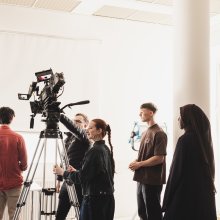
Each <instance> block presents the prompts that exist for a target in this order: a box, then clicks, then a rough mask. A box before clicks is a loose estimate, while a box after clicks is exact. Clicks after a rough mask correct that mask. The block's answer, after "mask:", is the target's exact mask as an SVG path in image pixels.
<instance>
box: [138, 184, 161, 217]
mask: <svg viewBox="0 0 220 220" xmlns="http://www.w3.org/2000/svg"><path fill="white" fill-rule="evenodd" d="M161 191H162V185H145V184H141V183H137V203H138V215H139V217H140V219H141V220H162V211H161V205H160V194H161Z"/></svg>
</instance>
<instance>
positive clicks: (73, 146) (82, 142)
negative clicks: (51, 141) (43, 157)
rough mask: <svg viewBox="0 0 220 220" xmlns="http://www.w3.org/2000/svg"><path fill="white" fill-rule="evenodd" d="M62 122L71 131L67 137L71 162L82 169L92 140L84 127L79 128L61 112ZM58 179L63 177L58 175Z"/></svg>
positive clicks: (67, 147)
mask: <svg viewBox="0 0 220 220" xmlns="http://www.w3.org/2000/svg"><path fill="white" fill-rule="evenodd" d="M60 122H61V123H63V124H64V125H65V126H66V128H67V129H68V130H69V131H70V132H71V133H70V132H68V133H67V135H68V136H67V138H66V139H65V147H66V151H67V157H68V159H69V164H70V165H71V166H73V167H74V168H76V169H80V168H81V166H82V161H83V158H84V156H85V153H86V151H87V150H88V149H89V147H90V141H89V139H88V138H87V135H86V133H85V130H84V129H81V128H78V127H77V126H76V125H75V124H74V123H73V122H72V121H71V120H70V119H69V118H67V117H66V116H65V115H63V114H61V116H60ZM57 179H58V180H60V181H62V177H61V176H58V177H57Z"/></svg>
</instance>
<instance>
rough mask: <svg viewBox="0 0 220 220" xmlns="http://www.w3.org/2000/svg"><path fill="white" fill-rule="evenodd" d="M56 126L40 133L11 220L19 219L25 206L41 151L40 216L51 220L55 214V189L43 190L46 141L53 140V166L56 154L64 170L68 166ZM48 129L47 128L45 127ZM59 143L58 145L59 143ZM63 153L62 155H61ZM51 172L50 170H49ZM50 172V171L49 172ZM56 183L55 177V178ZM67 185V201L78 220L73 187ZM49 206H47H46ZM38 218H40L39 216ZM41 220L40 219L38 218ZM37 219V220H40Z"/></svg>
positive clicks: (60, 134)
mask: <svg viewBox="0 0 220 220" xmlns="http://www.w3.org/2000/svg"><path fill="white" fill-rule="evenodd" d="M55 125H56V126H52V128H50V127H49V128H46V129H45V130H43V131H41V132H40V136H39V140H38V143H37V147H36V150H35V152H34V155H33V159H32V161H31V164H30V168H29V170H28V173H27V177H26V180H25V182H24V185H23V189H22V191H21V194H20V196H19V199H18V202H17V207H16V210H15V213H14V217H13V220H17V219H19V214H20V211H21V208H22V206H24V205H25V204H26V200H27V196H28V193H29V190H30V187H31V184H32V182H33V179H34V176H35V173H36V170H37V167H38V164H39V160H40V158H41V155H42V152H43V150H44V151H45V152H44V164H43V165H44V169H43V187H42V192H41V193H42V196H41V202H40V215H43V216H44V217H45V220H47V217H49V219H52V215H55V214H56V211H55V210H56V188H55V187H54V188H45V177H46V172H45V170H46V167H45V166H46V163H45V162H46V147H47V139H48V138H49V139H54V140H55V145H56V149H55V164H57V152H58V154H59V156H60V161H61V164H62V166H63V168H64V169H67V168H68V166H69V161H68V158H67V153H66V148H65V146H64V141H63V135H62V132H61V131H60V130H59V127H58V126H57V123H55ZM47 127H48V126H47ZM54 127H56V128H54ZM59 142H60V143H59ZM62 152H63V155H62ZM51 170H52V169H51ZM51 172H52V171H51ZM55 181H56V177H55ZM66 185H67V191H68V195H69V200H70V204H71V206H73V207H74V210H75V215H76V216H75V217H76V219H77V220H79V202H78V199H77V194H76V190H75V187H74V184H73V185H68V184H66ZM48 204H49V205H48ZM39 218H40V216H39ZM40 219H41V218H40ZM40 219H39V220H40Z"/></svg>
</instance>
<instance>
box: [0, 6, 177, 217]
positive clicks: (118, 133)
mask: <svg viewBox="0 0 220 220" xmlns="http://www.w3.org/2000/svg"><path fill="white" fill-rule="evenodd" d="M11 15H13V16H11ZM3 21H4V22H3ZM172 44H173V38H172V27H169V26H160V25H154V24H147V23H141V22H132V21H122V20H116V19H108V18H99V17H94V16H79V15H71V16H70V15H66V14H64V13H55V12H49V11H43V10H31V9H28V10H27V9H25V8H14V7H9V6H0V66H1V73H0V74H1V82H4V83H3V85H2V86H1V87H0V92H1V94H5V95H4V96H1V97H0V105H9V106H11V107H13V108H15V110H16V113H17V114H16V115H17V117H16V121H15V122H14V124H13V128H14V129H16V130H19V131H21V130H26V131H27V130H28V129H29V119H30V117H29V115H30V114H31V112H30V107H29V102H27V101H26V102H25V101H19V100H18V99H17V93H18V92H21V93H26V92H27V91H28V87H29V85H30V83H31V82H32V81H35V76H34V73H35V72H38V71H41V70H45V69H48V68H50V67H51V68H52V69H53V70H54V72H63V73H64V76H65V78H66V84H65V90H64V93H63V95H62V96H61V97H60V101H61V102H62V105H64V104H66V103H69V102H75V101H80V100H85V99H89V100H90V101H91V103H90V104H89V105H84V106H79V107H75V108H74V109H72V110H66V113H67V115H68V116H70V117H71V116H72V114H73V113H75V112H78V111H82V112H85V113H87V114H88V115H89V117H90V118H94V117H100V118H103V119H105V120H106V121H107V122H108V123H109V124H110V126H111V128H112V143H113V146H114V157H115V161H116V175H115V198H116V212H115V218H116V219H117V218H119V217H120V218H123V219H129V220H130V219H132V218H133V216H134V215H135V214H136V210H137V207H136V184H135V182H133V181H132V177H133V173H132V172H131V171H130V170H129V169H128V164H129V163H130V162H131V161H133V160H134V159H136V157H137V153H136V152H134V151H132V150H131V148H130V144H129V143H128V140H129V136H130V132H131V130H132V128H133V123H134V121H138V120H139V106H140V105H141V104H142V103H143V102H153V103H155V104H156V105H157V107H158V113H157V121H158V123H159V124H160V125H162V126H163V127H164V128H165V129H166V131H167V134H168V138H169V144H168V156H167V157H168V159H167V160H168V161H170V160H171V158H172V149H173V144H172V120H173V119H172V83H173V82H172V72H173V70H172V66H173V55H172V54H173V45H172ZM6 82H7V83H6ZM35 128H36V129H35V130H37V131H39V130H41V129H42V128H44V125H43V123H42V122H40V116H37V118H36V120H35ZM26 138H29V135H27V137H26ZM30 142H31V140H29V139H28V143H30ZM32 147H33V146H32ZM169 165H170V164H169V162H168V164H167V172H168V171H169Z"/></svg>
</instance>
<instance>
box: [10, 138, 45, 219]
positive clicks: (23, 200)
mask: <svg viewBox="0 0 220 220" xmlns="http://www.w3.org/2000/svg"><path fill="white" fill-rule="evenodd" d="M41 140H42V139H41V138H40V139H39V141H38V144H37V147H36V150H35V152H34V156H33V159H32V161H31V164H30V168H29V170H28V173H27V176H26V180H25V182H24V185H23V188H22V191H21V194H20V196H19V199H18V202H17V207H16V209H15V213H14V216H13V220H17V219H18V217H19V214H20V211H21V207H22V206H24V205H25V203H26V200H27V196H28V193H29V190H30V186H31V184H32V182H33V178H34V175H35V172H36V169H37V166H38V163H39V160H40V157H41V154H42V151H43V149H44V147H45V143H46V139H44V142H43V145H42V146H41V148H39V146H40V143H41ZM38 152H39V155H38V157H37V163H36V165H35V166H33V164H34V162H35V159H36V156H37V153H38ZM29 176H31V177H29Z"/></svg>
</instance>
